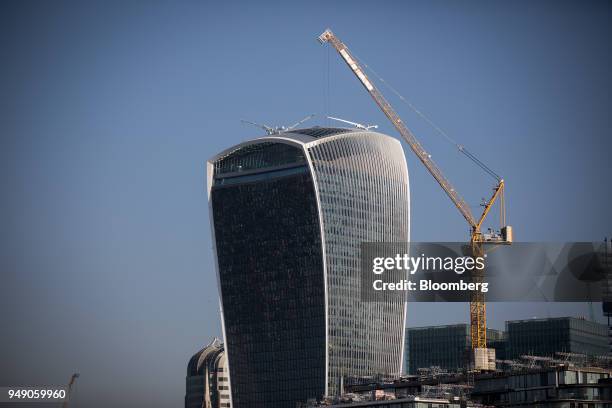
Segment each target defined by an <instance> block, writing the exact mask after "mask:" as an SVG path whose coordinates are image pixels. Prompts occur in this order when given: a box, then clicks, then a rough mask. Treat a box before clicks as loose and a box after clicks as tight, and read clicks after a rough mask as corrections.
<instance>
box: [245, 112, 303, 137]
mask: <svg viewBox="0 0 612 408" xmlns="http://www.w3.org/2000/svg"><path fill="white" fill-rule="evenodd" d="M313 116H314V114H312V115H308V116H306V117H305V118H304V119H302V120H300V121H298V122H296V123H294V124H293V125H291V126H274V127H272V126H268V125H265V124H260V123H255V122H251V121H250V120H244V119H242V120H240V121H241V122H242V123H248V124H249V125H253V126H257V127H258V128H262V129H263V130H265V131H266V133H267V134H268V135H277V134H279V133H283V132H288V131H290V130H292V129H294V128H296V127H297V126H299V125H301V124H302V123H304V122H306V121H307V120H309V119H311V118H312V117H313Z"/></svg>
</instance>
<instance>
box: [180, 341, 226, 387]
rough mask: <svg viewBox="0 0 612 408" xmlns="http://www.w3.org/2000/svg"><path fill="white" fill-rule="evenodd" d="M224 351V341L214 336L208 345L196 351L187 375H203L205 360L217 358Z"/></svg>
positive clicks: (188, 365) (189, 364)
mask: <svg viewBox="0 0 612 408" xmlns="http://www.w3.org/2000/svg"><path fill="white" fill-rule="evenodd" d="M222 351H223V343H221V341H220V340H219V339H218V338H216V337H215V338H214V339H213V340H212V341H211V342H210V343H209V344H208V345H207V346H206V347H204V348H202V349H201V350H200V351H198V352H197V353H195V354H194V355H193V356H192V357H191V358H190V359H189V363H188V364H187V376H190V377H191V376H196V375H202V372H203V370H202V369H203V368H204V367H205V364H204V363H205V362H206V361H207V360H209V359H210V358H211V357H212V358H215V359H217V357H218V355H219V353H220V352H222Z"/></svg>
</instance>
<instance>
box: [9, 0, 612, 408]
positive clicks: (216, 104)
mask: <svg viewBox="0 0 612 408" xmlns="http://www.w3.org/2000/svg"><path fill="white" fill-rule="evenodd" d="M328 26H329V27H331V28H332V29H333V30H334V31H335V32H336V33H337V34H338V35H339V36H340V37H341V38H342V39H344V40H345V42H347V43H348V44H349V46H351V48H352V50H353V51H354V52H355V53H356V54H357V55H358V56H359V57H361V58H363V59H364V60H365V61H366V62H368V63H369V64H370V65H371V66H372V67H373V68H374V69H375V70H376V71H377V72H378V73H379V74H381V75H382V76H383V77H384V78H385V79H387V80H388V81H389V82H391V83H392V84H393V85H394V86H395V87H396V88H397V89H398V90H400V91H401V92H402V93H403V94H404V95H405V96H406V97H408V98H409V99H410V100H411V101H412V102H413V103H414V104H415V105H417V106H418V107H419V108H420V109H422V110H423V111H424V112H426V113H427V114H428V115H429V116H430V117H431V118H433V119H434V120H435V121H436V123H437V124H438V125H440V126H441V127H443V128H444V129H445V130H446V131H447V132H448V133H449V134H450V135H452V136H453V137H454V138H455V139H457V140H459V141H460V142H461V143H463V144H465V145H466V146H468V147H470V148H471V150H472V151H473V152H475V153H476V154H478V155H479V156H480V157H481V158H482V159H483V160H484V161H485V162H487V163H488V164H489V165H490V166H491V167H493V168H494V169H495V170H496V171H497V172H498V173H500V174H502V175H503V176H504V178H505V179H506V181H507V184H508V185H507V200H508V217H509V221H510V223H511V224H512V225H513V226H514V228H515V231H516V237H517V239H519V240H522V241H580V240H600V239H603V237H604V236H605V235H608V236H610V235H612V222H611V217H610V208H611V207H610V202H611V200H610V198H611V195H612V193H611V191H612V190H611V189H610V172H611V166H610V152H612V142H611V138H610V128H611V127H612V126H611V125H612V119H611V118H612V115H610V112H611V111H612V109H611V108H612V99H611V98H612V76H611V75H610V73H611V72H612V56H611V52H612V51H611V50H612V47H611V44H610V39H611V38H612V33H611V31H612V5H611V3H609V2H604V1H601V2H598V1H590V2H589V1H587V2H572V3H570V2H546V1H540V2H527V1H515V2H507V3H503V2H500V1H496V2H488V1H487V2H461V3H459V2H451V1H448V2H442V1H433V2H432V1H419V2H400V1H397V2H393V1H386V2H385V1H382V2H374V1H370V2H365V1H346V2H343V1H334V2H331V1H321V2H317V1H309V2H281V1H278V2H261V1H257V2H246V1H244V2H231V1H229V2H215V3H212V2H211V3H207V2H203V1H190V2H185V1H183V2H171V1H128V2H119V1H111V2H101V1H100V2H76V1H75V2H62V1H58V2H47V1H12V2H11V1H4V2H2V3H1V4H0V137H1V140H2V145H1V148H0V186H1V188H2V199H1V200H0V214H1V218H0V219H1V221H2V228H0V244H1V245H0V268H1V269H0V271H1V273H2V284H1V285H0V318H1V321H2V325H3V328H2V335H1V337H0V338H1V344H0V346H1V347H0V385H6V384H10V383H12V384H61V383H65V382H66V381H67V380H68V378H69V376H70V374H71V373H72V372H73V371H80V372H81V373H82V376H81V378H80V379H79V380H78V385H77V394H76V401H77V402H78V403H79V404H80V405H76V406H90V407H91V406H96V405H100V406H119V405H124V406H127V405H130V406H147V407H179V406H182V404H183V400H182V398H183V395H184V376H185V370H186V367H185V366H186V363H187V360H188V358H189V356H190V355H191V354H192V353H193V352H195V351H196V350H197V349H198V348H199V347H201V346H202V345H203V344H204V343H206V342H208V341H209V340H210V339H211V338H212V337H213V336H215V335H219V333H220V329H219V327H220V325H219V316H218V301H217V287H216V282H215V278H214V269H213V264H212V254H211V242H210V236H209V223H208V213H207V203H206V195H205V190H204V186H205V177H204V173H205V166H204V163H205V161H206V159H208V158H209V157H211V156H212V155H213V154H215V153H217V152H219V151H220V150H222V149H225V148H227V147H229V146H231V145H233V144H236V143H238V142H240V141H242V140H245V139H249V138H252V137H255V136H259V135H260V134H261V132H259V131H258V130H257V129H256V128H253V127H248V126H244V125H242V124H241V123H240V122H239V120H240V119H241V118H246V119H251V120H255V121H260V122H265V123H268V124H279V125H280V124H290V123H293V122H295V121H297V120H298V119H299V118H301V117H303V116H305V115H307V114H309V113H317V114H318V115H319V119H314V120H312V121H311V122H310V123H311V124H313V125H314V124H325V123H326V121H325V120H324V119H322V116H323V115H324V114H325V113H326V106H327V104H326V95H327V94H329V107H330V109H329V113H331V114H333V115H337V116H339V117H343V118H347V119H350V120H354V121H358V122H367V123H377V124H379V125H380V129H379V130H381V131H382V132H385V133H389V134H393V135H395V134H396V133H395V132H394V131H393V129H391V128H390V126H389V124H388V123H387V121H386V120H385V118H384V117H383V115H382V114H381V113H380V112H379V111H378V110H377V108H376V107H375V105H374V104H373V102H372V101H371V100H370V98H369V97H368V96H367V94H366V93H365V92H364V90H363V89H362V88H361V86H359V85H358V83H357V82H356V80H355V79H354V78H353V77H352V75H351V74H350V73H349V71H348V70H347V69H346V67H345V66H344V65H342V63H341V62H340V60H339V58H338V56H337V55H336V54H334V53H333V52H330V51H328V50H327V49H326V48H324V47H321V46H320V45H319V44H318V43H317V42H316V41H315V37H316V36H317V35H319V34H320V33H321V32H322V31H323V30H324V29H325V28H326V27H328ZM328 61H329V62H328ZM328 79H329V81H328ZM328 82H329V88H328V86H327V84H328ZM387 94H388V93H387ZM389 99H390V101H391V102H392V103H394V104H396V105H397V106H398V109H399V111H400V113H401V114H402V115H403V116H404V119H405V120H406V121H407V122H408V123H409V124H410V126H411V127H412V128H413V130H414V131H415V133H416V134H417V135H418V136H419V137H420V138H421V140H422V142H423V144H424V145H425V146H426V147H427V148H428V149H429V150H430V151H431V152H432V154H433V157H434V159H435V160H437V162H438V163H439V164H440V165H441V167H442V168H443V169H444V170H445V171H446V172H447V173H448V176H449V178H450V179H451V180H452V181H453V182H454V183H455V184H456V186H457V187H458V188H459V189H460V190H461V191H462V192H463V194H464V196H465V197H466V198H467V199H468V201H469V202H470V203H471V204H473V205H475V206H476V205H478V203H479V201H480V198H481V197H483V196H485V195H488V194H489V193H490V190H489V188H490V186H491V181H490V180H489V179H487V178H486V177H485V176H482V175H481V173H480V172H479V171H478V170H477V169H476V168H475V167H474V166H473V165H472V164H470V163H469V162H467V161H466V160H464V159H463V158H462V157H461V156H460V155H459V154H458V153H457V152H456V151H455V150H453V148H452V146H449V144H448V143H447V142H445V141H444V140H443V139H442V138H441V137H439V136H437V135H436V134H435V133H434V132H432V131H431V129H430V128H428V127H427V126H426V125H425V124H424V123H423V122H422V121H419V120H418V118H416V117H415V115H414V114H412V113H411V112H410V111H409V110H408V109H406V108H405V107H402V106H401V105H400V104H399V102H398V101H397V99H395V98H393V97H391V96H390V97H389ZM407 157H408V163H409V168H410V175H411V190H412V204H413V207H412V232H413V235H412V238H413V240H419V241H434V240H441V241H453V240H462V239H465V237H466V236H467V228H466V225H465V223H464V221H463V219H462V218H461V217H460V215H459V214H458V212H457V211H456V210H455V209H454V208H453V207H452V205H451V204H450V202H449V201H448V199H447V198H446V197H445V196H444V194H443V193H442V192H441V190H440V189H439V187H438V186H437V185H436V184H435V183H434V182H433V181H432V179H431V177H430V176H429V175H428V174H427V173H426V172H425V170H424V169H423V168H421V165H420V164H419V163H417V162H416V161H415V160H414V157H413V155H412V153H408V156H407ZM594 307H595V312H596V313H597V314H598V315H599V314H600V309H599V305H595V306H594ZM489 311H490V323H491V325H492V326H493V327H498V328H500V327H502V325H503V321H504V320H506V319H511V318H524V317H531V316H547V315H568V314H582V315H586V314H588V307H587V306H586V305H584V304H569V305H568V304H566V305H553V304H547V305H545V304H529V305H520V304H511V305H508V304H493V305H490V308H489ZM466 320H467V306H466V307H462V305H459V306H458V305H410V308H409V324H411V325H425V324H430V323H431V324H438V323H454V322H458V321H466ZM137 399H138V402H136V401H137Z"/></svg>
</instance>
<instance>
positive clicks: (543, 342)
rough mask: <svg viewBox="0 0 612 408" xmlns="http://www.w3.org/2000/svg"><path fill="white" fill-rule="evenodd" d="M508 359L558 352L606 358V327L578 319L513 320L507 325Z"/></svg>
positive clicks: (551, 354) (552, 354) (548, 354)
mask: <svg viewBox="0 0 612 408" xmlns="http://www.w3.org/2000/svg"><path fill="white" fill-rule="evenodd" d="M506 332H507V334H508V343H507V348H506V357H507V358H509V359H516V358H520V357H521V356H522V355H526V354H531V355H537V356H554V355H555V353H556V352H559V351H560V352H569V353H581V354H587V355H592V356H594V355H605V354H607V353H608V339H607V335H608V329H607V327H606V325H604V324H600V323H596V322H592V321H589V320H585V319H578V318H575V317H557V318H549V319H530V320H514V321H508V322H506Z"/></svg>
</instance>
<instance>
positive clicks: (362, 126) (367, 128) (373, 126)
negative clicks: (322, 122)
mask: <svg viewBox="0 0 612 408" xmlns="http://www.w3.org/2000/svg"><path fill="white" fill-rule="evenodd" d="M327 119H332V120H337V121H338V122H344V123H348V124H349V125H353V126H355V127H356V128H357V129H363V130H370V129H378V125H362V124H361V123H356V122H351V121H350V120H345V119H340V118H334V117H333V116H328V117H327Z"/></svg>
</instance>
